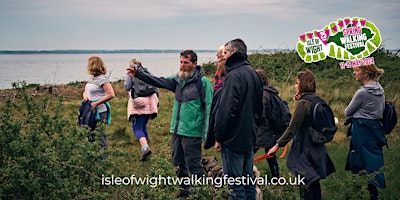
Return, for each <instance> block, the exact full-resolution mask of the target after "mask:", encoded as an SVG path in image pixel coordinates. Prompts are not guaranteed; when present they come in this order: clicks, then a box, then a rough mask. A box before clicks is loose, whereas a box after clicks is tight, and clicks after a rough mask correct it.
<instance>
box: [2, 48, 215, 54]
mask: <svg viewBox="0 0 400 200" xmlns="http://www.w3.org/2000/svg"><path fill="white" fill-rule="evenodd" d="M181 51H182V50H178V49H167V50H161V49H125V50H77V49H69V50H0V54H89V53H179V52H181ZM195 51H196V52H199V53H200V52H201V53H207V52H216V50H195Z"/></svg>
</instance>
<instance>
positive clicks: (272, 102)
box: [264, 92, 292, 135]
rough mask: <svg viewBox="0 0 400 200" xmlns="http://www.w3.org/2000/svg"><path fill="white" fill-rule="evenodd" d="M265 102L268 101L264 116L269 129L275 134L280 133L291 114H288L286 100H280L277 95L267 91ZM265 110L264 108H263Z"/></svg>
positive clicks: (287, 124)
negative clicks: (267, 121)
mask: <svg viewBox="0 0 400 200" xmlns="http://www.w3.org/2000/svg"><path fill="white" fill-rule="evenodd" d="M268 93H269V95H267V98H268V96H269V99H267V103H268V102H269V109H268V111H266V113H265V116H266V117H267V118H268V120H269V125H270V127H271V129H272V130H273V131H274V132H275V133H276V134H277V135H282V134H283V132H285V130H286V128H287V127H288V126H289V124H290V119H291V118H292V114H290V110H289V106H288V104H287V102H286V101H284V100H282V99H281V98H280V97H279V96H278V95H276V94H274V93H271V92H268ZM264 110H265V109H264Z"/></svg>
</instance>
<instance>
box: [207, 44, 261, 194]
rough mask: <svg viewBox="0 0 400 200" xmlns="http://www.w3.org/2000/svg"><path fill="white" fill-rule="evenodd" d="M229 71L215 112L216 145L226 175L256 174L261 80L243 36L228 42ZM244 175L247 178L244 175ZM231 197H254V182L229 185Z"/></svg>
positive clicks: (227, 60)
mask: <svg viewBox="0 0 400 200" xmlns="http://www.w3.org/2000/svg"><path fill="white" fill-rule="evenodd" d="M224 54H225V57H224V58H225V59H226V63H225V66H226V72H227V73H226V75H225V81H224V83H223V86H222V89H221V90H222V91H221V97H220V103H219V107H218V110H216V113H215V125H214V132H215V138H216V143H215V146H214V147H215V149H216V150H217V151H221V157H222V165H223V169H224V173H225V175H227V176H228V177H229V178H230V179H231V178H235V180H245V181H246V178H248V177H252V174H253V157H254V154H253V149H254V144H255V139H256V127H257V125H258V123H259V122H260V118H261V114H262V113H261V112H262V82H261V79H260V78H259V76H258V74H257V73H256V71H255V70H254V69H253V68H252V67H251V66H250V63H249V61H248V60H247V47H246V44H245V43H244V42H243V41H242V40H241V39H234V40H231V41H229V42H227V43H226V44H225V49H224ZM242 177H245V179H242ZM228 187H229V189H230V193H229V197H230V199H255V194H256V191H255V186H254V185H251V184H250V185H248V184H247V182H243V183H242V182H240V183H239V184H238V182H236V181H235V182H234V184H230V185H228Z"/></svg>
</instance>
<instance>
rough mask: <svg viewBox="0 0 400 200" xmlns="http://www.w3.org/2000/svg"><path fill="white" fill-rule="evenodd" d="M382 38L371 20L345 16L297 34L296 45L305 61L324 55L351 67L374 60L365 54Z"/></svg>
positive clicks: (345, 66) (371, 51) (341, 64)
mask: <svg viewBox="0 0 400 200" xmlns="http://www.w3.org/2000/svg"><path fill="white" fill-rule="evenodd" d="M381 42H382V39H381V34H380V33H379V30H378V28H377V27H376V26H375V24H374V23H372V22H370V21H367V20H366V19H364V18H358V17H353V18H350V17H346V18H343V19H338V20H337V21H336V22H332V23H330V24H329V25H326V26H325V27H324V28H322V30H313V31H310V32H306V33H304V34H303V35H300V36H299V40H298V42H297V45H296V48H297V53H298V55H299V56H300V58H301V59H303V60H304V61H305V62H306V63H312V62H318V61H321V60H324V59H326V57H331V58H335V59H337V60H342V61H343V62H341V63H340V68H341V69H344V68H351V67H355V66H359V65H360V64H361V63H364V64H369V63H374V59H373V58H368V56H369V55H371V54H372V53H373V52H374V51H376V50H377V49H378V48H379V46H380V44H381Z"/></svg>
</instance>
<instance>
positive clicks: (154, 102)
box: [124, 59, 158, 161]
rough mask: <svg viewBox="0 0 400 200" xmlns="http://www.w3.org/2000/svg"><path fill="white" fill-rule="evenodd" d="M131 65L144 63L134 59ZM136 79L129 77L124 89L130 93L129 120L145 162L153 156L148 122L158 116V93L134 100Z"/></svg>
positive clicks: (141, 156) (141, 158)
mask: <svg viewBox="0 0 400 200" xmlns="http://www.w3.org/2000/svg"><path fill="white" fill-rule="evenodd" d="M129 65H130V66H132V65H139V66H141V65H142V63H141V62H140V61H139V60H137V59H132V60H131V61H130V62H129ZM134 79H136V78H135V77H130V76H129V75H127V77H126V79H125V83H124V88H125V90H126V91H128V95H129V100H128V109H127V111H128V120H129V121H131V122H132V130H133V133H134V134H135V136H136V138H137V140H138V142H139V143H140V145H141V155H140V160H141V161H145V160H146V159H147V157H148V156H150V155H151V153H152V152H151V149H150V147H149V145H148V140H149V135H148V132H147V122H148V121H149V120H150V119H154V118H156V117H157V114H158V93H154V94H152V95H150V96H147V97H136V98H135V99H132V97H131V92H133V90H134V88H132V86H133V84H134Z"/></svg>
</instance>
